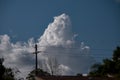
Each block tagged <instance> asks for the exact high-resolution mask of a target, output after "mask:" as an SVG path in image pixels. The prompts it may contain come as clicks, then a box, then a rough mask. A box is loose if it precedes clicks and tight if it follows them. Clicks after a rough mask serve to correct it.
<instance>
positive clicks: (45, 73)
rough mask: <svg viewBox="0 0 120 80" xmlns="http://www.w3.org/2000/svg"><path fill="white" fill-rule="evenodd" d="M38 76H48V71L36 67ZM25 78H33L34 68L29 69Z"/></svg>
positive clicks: (33, 79)
mask: <svg viewBox="0 0 120 80" xmlns="http://www.w3.org/2000/svg"><path fill="white" fill-rule="evenodd" d="M37 72H38V76H50V74H49V73H48V72H45V71H43V70H42V69H38V70H37ZM26 79H27V80H35V70H33V71H31V72H30V73H29V74H28V76H27V77H26Z"/></svg>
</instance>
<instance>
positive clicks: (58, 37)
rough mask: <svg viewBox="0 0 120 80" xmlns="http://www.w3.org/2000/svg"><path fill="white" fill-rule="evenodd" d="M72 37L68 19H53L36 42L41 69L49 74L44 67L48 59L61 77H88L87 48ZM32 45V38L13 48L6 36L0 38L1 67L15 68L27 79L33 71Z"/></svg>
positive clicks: (64, 17)
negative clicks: (2, 61)
mask: <svg viewBox="0 0 120 80" xmlns="http://www.w3.org/2000/svg"><path fill="white" fill-rule="evenodd" d="M75 37H76V34H73V32H72V26H71V21H70V18H69V16H68V15H66V14H62V15H60V16H56V17H54V21H53V22H52V23H50V24H49V25H48V27H47V29H46V30H45V31H44V33H43V35H42V36H41V37H40V38H39V39H38V42H37V44H38V50H40V51H43V53H40V54H39V55H38V60H39V62H40V63H42V66H44V67H42V68H43V69H44V70H47V71H50V70H49V68H48V67H49V66H48V65H47V66H46V65H45V64H48V63H47V59H48V56H49V57H50V56H52V57H55V58H56V59H57V60H58V62H59V68H61V70H62V74H63V75H71V74H77V73H87V72H88V70H89V68H90V66H91V64H93V63H94V61H93V58H92V57H91V56H90V53H89V50H90V48H89V46H85V45H84V43H83V42H81V44H78V42H76V41H75ZM34 45H35V43H34V39H33V38H31V39H29V40H28V42H24V43H22V42H16V43H15V44H14V43H12V42H11V41H10V37H9V36H8V35H7V34H5V35H0V56H1V57H4V58H5V63H4V65H5V66H7V67H17V68H18V69H19V70H20V71H21V72H22V73H24V76H25V75H27V73H28V72H29V71H30V70H31V69H34V60H35V59H34V56H33V54H32V52H34ZM44 52H45V53H44ZM41 61H42V62H41ZM39 65H40V64H39ZM40 66H41V65H40Z"/></svg>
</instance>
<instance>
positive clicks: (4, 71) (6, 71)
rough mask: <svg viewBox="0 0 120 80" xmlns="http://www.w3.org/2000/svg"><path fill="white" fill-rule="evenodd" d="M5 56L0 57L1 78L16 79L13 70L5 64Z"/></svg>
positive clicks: (5, 79)
mask: <svg viewBox="0 0 120 80" xmlns="http://www.w3.org/2000/svg"><path fill="white" fill-rule="evenodd" d="M3 62H4V58H0V80H15V77H14V73H13V70H12V69H11V68H6V67H5V66H4V65H3Z"/></svg>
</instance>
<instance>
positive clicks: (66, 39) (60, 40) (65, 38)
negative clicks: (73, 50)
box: [39, 14, 73, 46]
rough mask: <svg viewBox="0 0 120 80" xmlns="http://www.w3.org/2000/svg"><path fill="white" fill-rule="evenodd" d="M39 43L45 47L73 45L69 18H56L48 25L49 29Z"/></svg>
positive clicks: (61, 16) (65, 16)
mask: <svg viewBox="0 0 120 80" xmlns="http://www.w3.org/2000/svg"><path fill="white" fill-rule="evenodd" d="M39 41H40V43H39V44H41V45H43V46H46V45H47V46H48V45H51V46H66V45H68V44H72V43H73V34H72V31H71V21H70V19H69V16H68V15H66V14H62V15H60V16H57V17H54V21H53V23H50V24H49V25H48V28H47V29H46V30H45V32H44V34H43V35H42V36H41V38H40V39H39Z"/></svg>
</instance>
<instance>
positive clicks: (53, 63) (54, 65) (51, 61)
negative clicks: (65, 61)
mask: <svg viewBox="0 0 120 80" xmlns="http://www.w3.org/2000/svg"><path fill="white" fill-rule="evenodd" d="M47 65H48V68H49V70H50V73H51V75H59V73H60V69H59V63H58V61H57V59H56V58H55V57H48V60H47Z"/></svg>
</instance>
